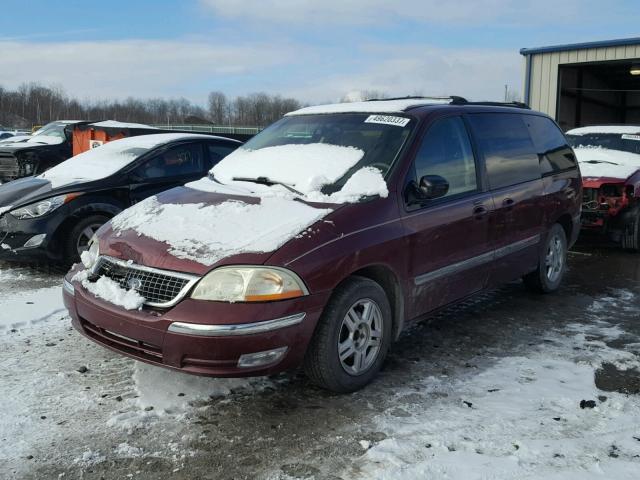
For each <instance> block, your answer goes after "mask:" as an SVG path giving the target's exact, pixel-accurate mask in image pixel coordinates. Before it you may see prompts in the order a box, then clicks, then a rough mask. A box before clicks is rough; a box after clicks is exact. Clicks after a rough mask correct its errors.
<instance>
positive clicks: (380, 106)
mask: <svg viewBox="0 0 640 480" xmlns="http://www.w3.org/2000/svg"><path fill="white" fill-rule="evenodd" d="M449 103H451V100H450V99H448V98H442V99H440V98H422V99H421V98H407V99H401V100H379V101H376V100H374V101H371V102H345V103H334V104H329V105H316V106H313V107H304V108H301V109H299V110H295V111H293V112H289V113H287V115H286V116H289V115H316V114H324V113H400V112H404V111H405V110H407V109H409V108H411V107H419V106H422V105H446V104H449Z"/></svg>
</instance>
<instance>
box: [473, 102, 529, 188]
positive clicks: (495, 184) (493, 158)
mask: <svg viewBox="0 0 640 480" xmlns="http://www.w3.org/2000/svg"><path fill="white" fill-rule="evenodd" d="M469 121H470V123H471V126H472V128H473V133H474V136H475V138H476V140H477V142H478V145H479V146H480V148H481V150H482V153H483V155H484V160H485V164H486V167H487V175H488V178H489V185H490V187H491V189H492V190H495V189H498V188H502V187H508V186H510V185H517V184H519V183H523V182H528V181H531V180H535V179H539V178H540V176H541V175H540V165H539V160H538V154H537V152H536V148H535V147H534V145H533V141H532V140H531V137H530V135H529V130H528V129H527V126H526V125H525V123H524V120H523V118H522V115H519V114H517V113H507V114H505V113H476V114H471V115H469Z"/></svg>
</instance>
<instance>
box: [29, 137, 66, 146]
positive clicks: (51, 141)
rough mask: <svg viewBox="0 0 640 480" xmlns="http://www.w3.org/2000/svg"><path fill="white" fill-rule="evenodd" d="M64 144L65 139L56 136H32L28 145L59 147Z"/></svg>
mask: <svg viewBox="0 0 640 480" xmlns="http://www.w3.org/2000/svg"><path fill="white" fill-rule="evenodd" d="M62 142H64V138H62V137H58V136H56V135H32V136H31V137H29V139H28V140H27V142H26V143H43V144H46V145H58V144H60V143H62Z"/></svg>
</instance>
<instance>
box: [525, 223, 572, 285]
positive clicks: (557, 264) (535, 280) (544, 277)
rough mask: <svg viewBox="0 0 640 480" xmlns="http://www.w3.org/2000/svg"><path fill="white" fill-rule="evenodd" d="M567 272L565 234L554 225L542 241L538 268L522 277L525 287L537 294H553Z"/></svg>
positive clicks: (560, 228)
mask: <svg viewBox="0 0 640 480" xmlns="http://www.w3.org/2000/svg"><path fill="white" fill-rule="evenodd" d="M566 270H567V234H566V233H565V231H564V228H563V227H562V225H560V224H559V223H556V224H555V225H554V226H553V227H551V229H550V230H549V232H548V233H547V236H546V238H545V240H544V244H543V247H542V248H541V249H540V257H539V260H538V268H537V269H536V270H535V271H533V272H531V273H529V274H528V275H525V276H524V277H523V280H524V283H525V285H526V286H527V287H528V288H530V289H531V290H533V291H536V292H539V293H551V292H555V291H556V290H557V289H558V288H559V287H560V284H561V283H562V278H563V277H564V274H565V272H566Z"/></svg>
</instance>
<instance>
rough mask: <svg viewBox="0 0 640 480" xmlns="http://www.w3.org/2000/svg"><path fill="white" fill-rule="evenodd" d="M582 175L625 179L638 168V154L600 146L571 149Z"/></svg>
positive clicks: (639, 159)
mask: <svg viewBox="0 0 640 480" xmlns="http://www.w3.org/2000/svg"><path fill="white" fill-rule="evenodd" d="M573 150H574V152H575V154H576V157H577V158H578V163H579V164H580V172H581V173H582V176H583V177H610V178H623V179H627V178H629V177H630V176H631V175H633V173H634V172H636V171H638V170H640V155H638V154H636V153H629V152H623V151H620V150H609V149H607V148H601V147H577V148H574V149H573Z"/></svg>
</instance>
